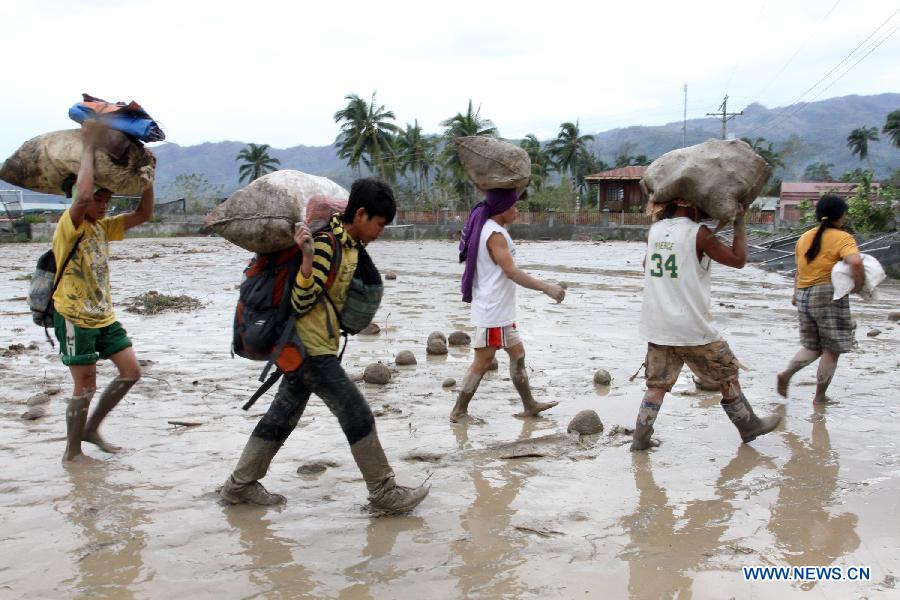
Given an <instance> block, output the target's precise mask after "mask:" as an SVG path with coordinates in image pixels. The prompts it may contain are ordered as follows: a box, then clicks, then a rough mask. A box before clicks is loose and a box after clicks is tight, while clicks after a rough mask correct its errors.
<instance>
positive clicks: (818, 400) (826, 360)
mask: <svg viewBox="0 0 900 600" xmlns="http://www.w3.org/2000/svg"><path fill="white" fill-rule="evenodd" d="M838 357H840V354H838V353H837V352H832V351H831V350H823V351H822V358H821V359H820V360H819V369H818V371H816V395H815V396H814V397H813V403H814V404H830V403H832V402H834V401H833V400H832V399H831V398H829V397H828V396H826V395H825V392H827V391H828V386H830V385H831V380H832V379H834V372H835V370H836V369H837V363H838Z"/></svg>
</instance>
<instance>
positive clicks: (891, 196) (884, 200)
mask: <svg viewBox="0 0 900 600" xmlns="http://www.w3.org/2000/svg"><path fill="white" fill-rule="evenodd" d="M872 176H873V173H872V171H865V172H863V173H862V174H860V175H859V177H858V178H857V180H856V184H857V185H856V191H855V193H854V194H853V196H851V197H850V198H848V199H847V205H848V207H849V208H848V210H847V212H848V214H849V215H850V224H851V226H852V227H853V230H854V231H855V232H856V233H861V234H867V233H872V232H879V231H891V230H893V229H894V211H893V208H892V207H893V204H894V201H895V200H896V199H897V190H896V189H895V188H893V187H891V186H889V185H888V186H883V187H882V188H881V189H880V190H879V193H878V197H877V198H876V199H871V198H870V194H871V193H872Z"/></svg>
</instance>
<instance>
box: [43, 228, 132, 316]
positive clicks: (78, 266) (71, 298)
mask: <svg viewBox="0 0 900 600" xmlns="http://www.w3.org/2000/svg"><path fill="white" fill-rule="evenodd" d="M82 234H84V236H83V237H82V238H81V241H80V242H79V243H78V249H77V250H76V251H75V255H74V256H72V260H70V261H69V264H68V265H66V272H65V273H63V274H62V279H61V280H60V282H59V287H57V288H56V293H55V294H53V306H54V308H55V309H56V312H58V313H59V314H61V315H62V316H63V317H65V318H66V319H67V320H69V321H71V322H72V323H74V324H75V325H77V326H79V327H84V328H86V329H98V328H100V327H106V326H107V325H112V324H113V323H114V322H115V321H116V314H115V312H114V311H113V304H112V294H111V291H110V287H109V262H108V261H109V242H111V241H112V242H117V241H119V240H121V239H123V238H124V237H125V216H124V215H118V216H115V217H107V218H105V219H100V220H99V221H94V222H90V221H88V220H87V219H84V220H82V222H81V225H80V226H79V227H77V228H76V227H75V224H74V223H72V217H71V216H70V215H69V211H68V210H67V211H65V212H64V213H63V214H62V217H60V219H59V223H57V224H56V231H55V232H54V234H53V254H54V256H55V257H56V271H57V273H59V269H60V268H61V267H62V263H63V261H65V260H66V257H67V256H68V255H69V252H71V250H72V246H73V245H74V244H75V241H76V240H77V239H78V237H79V236H80V235H82Z"/></svg>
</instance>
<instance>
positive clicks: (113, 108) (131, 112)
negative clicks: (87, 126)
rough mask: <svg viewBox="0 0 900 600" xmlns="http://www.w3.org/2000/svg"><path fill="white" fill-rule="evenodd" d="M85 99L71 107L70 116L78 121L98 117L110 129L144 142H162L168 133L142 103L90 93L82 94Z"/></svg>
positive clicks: (81, 121)
mask: <svg viewBox="0 0 900 600" xmlns="http://www.w3.org/2000/svg"><path fill="white" fill-rule="evenodd" d="M81 96H82V98H83V100H82V101H81V102H76V103H75V104H73V105H72V107H71V108H70V109H69V118H70V119H72V120H73V121H75V122H76V123H83V122H84V121H85V120H87V119H97V118H99V119H100V120H102V121H103V124H104V125H106V126H107V127H109V128H110V129H116V130H118V131H121V132H122V133H124V134H126V135H129V136H131V137H133V138H135V139H138V140H140V141H142V142H161V141H163V140H165V139H166V134H165V133H163V130H162V129H160V127H159V125H158V124H157V122H156V121H154V120H153V118H152V117H151V116H150V115H149V114H148V113H147V111H145V110H144V109H143V108H142V107H141V105H140V104H138V103H137V102H135V101H134V100H132V101H131V102H128V103H125V102H107V101H106V100H101V99H100V98H95V97H94V96H91V95H90V94H82V95H81Z"/></svg>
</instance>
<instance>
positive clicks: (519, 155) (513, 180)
mask: <svg viewBox="0 0 900 600" xmlns="http://www.w3.org/2000/svg"><path fill="white" fill-rule="evenodd" d="M453 141H454V142H455V143H456V148H457V151H458V152H459V160H460V162H461V163H462V166H463V168H464V169H465V171H466V174H467V175H468V176H469V179H471V180H472V183H474V184H475V186H476V187H477V188H478V189H480V190H482V191H484V190H489V189H494V188H501V189H516V190H518V191H519V193H521V192H522V191H524V190H525V188H526V187H528V182H529V181H531V159H530V158H528V153H527V152H525V150H523V149H522V148H520V147H518V146H516V145H514V144H510V143H509V142H504V141H503V140H499V139H497V138H493V137H486V136H482V135H473V136H468V137H460V138H456V139H454V140H453Z"/></svg>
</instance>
